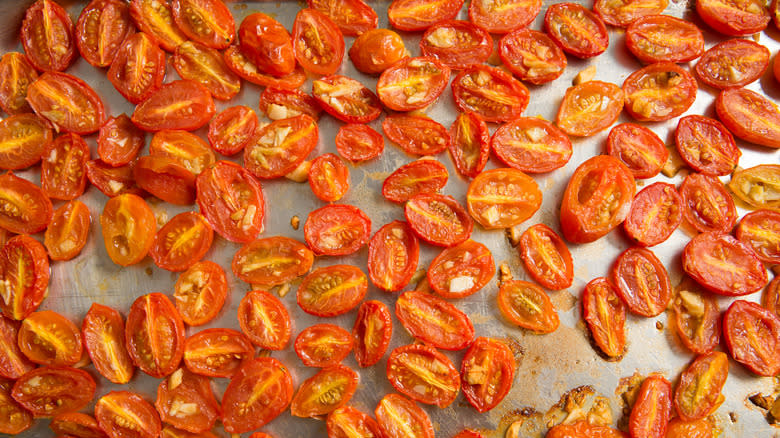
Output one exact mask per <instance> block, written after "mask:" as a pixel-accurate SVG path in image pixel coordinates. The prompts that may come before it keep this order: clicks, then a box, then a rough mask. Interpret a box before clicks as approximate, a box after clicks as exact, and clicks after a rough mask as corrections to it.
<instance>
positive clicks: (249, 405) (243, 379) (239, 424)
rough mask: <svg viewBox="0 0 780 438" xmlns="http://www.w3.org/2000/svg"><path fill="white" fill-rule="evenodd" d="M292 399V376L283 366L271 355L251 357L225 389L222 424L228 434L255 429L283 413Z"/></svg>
mask: <svg viewBox="0 0 780 438" xmlns="http://www.w3.org/2000/svg"><path fill="white" fill-rule="evenodd" d="M292 398H293V384H292V376H290V371H289V370H288V369H287V367H286V366H284V365H283V364H282V363H281V362H279V361H278V360H277V359H274V358H271V357H258V358H255V359H252V360H251V361H249V362H247V363H246V364H244V366H242V367H241V369H240V370H239V371H238V373H236V375H235V376H233V378H232V379H231V380H230V384H229V385H228V387H227V389H226V390H225V395H224V396H223V397H222V403H221V404H222V409H223V412H222V424H223V425H224V426H225V430H227V431H228V432H230V433H243V432H248V431H250V430H254V429H257V428H259V427H262V426H263V425H265V424H266V423H268V422H269V421H271V420H273V419H274V418H276V417H277V416H279V414H281V413H282V412H284V410H285V409H287V406H289V405H290V401H291V400H292Z"/></svg>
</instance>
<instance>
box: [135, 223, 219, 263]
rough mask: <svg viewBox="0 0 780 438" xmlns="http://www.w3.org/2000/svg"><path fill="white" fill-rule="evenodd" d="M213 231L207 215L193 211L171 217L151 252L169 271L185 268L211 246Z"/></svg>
mask: <svg viewBox="0 0 780 438" xmlns="http://www.w3.org/2000/svg"><path fill="white" fill-rule="evenodd" d="M213 238H214V232H213V230H212V229H211V225H209V223H208V221H206V218H205V217H203V215H202V214H200V213H197V212H194V211H185V212H184V213H179V214H177V215H176V216H174V217H172V218H171V220H169V221H168V222H167V223H166V224H165V225H163V226H162V228H160V230H159V231H158V232H157V234H156V235H155V236H154V243H152V247H151V249H150V250H149V255H150V256H151V257H152V260H154V264H156V265H157V266H159V267H161V268H163V269H167V270H169V271H184V270H186V269H188V268H189V267H190V266H192V265H194V264H195V263H196V262H198V261H199V260H200V259H201V258H203V256H204V255H206V252H207V251H208V250H209V248H211V242H212V239H213Z"/></svg>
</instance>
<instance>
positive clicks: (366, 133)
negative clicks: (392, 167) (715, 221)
mask: <svg viewBox="0 0 780 438" xmlns="http://www.w3.org/2000/svg"><path fill="white" fill-rule="evenodd" d="M336 150H337V151H338V153H339V155H341V156H342V157H344V158H346V159H347V160H349V161H351V162H353V163H360V162H363V161H368V160H372V159H374V158H377V157H378V156H380V155H382V152H383V151H384V150H385V139H384V137H382V134H380V133H378V132H376V131H375V130H374V128H372V127H370V126H368V125H364V124H362V123H348V124H346V125H343V126H341V127H340V128H339V132H338V133H337V134H336Z"/></svg>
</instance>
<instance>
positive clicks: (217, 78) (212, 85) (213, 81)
mask: <svg viewBox="0 0 780 438" xmlns="http://www.w3.org/2000/svg"><path fill="white" fill-rule="evenodd" d="M185 1H191V0H182V1H181V3H184V2H185ZM198 1H203V0H198ZM211 3H213V4H215V5H216V4H220V5H223V3H222V2H221V1H219V0H211ZM172 64H173V67H174V68H175V69H176V72H178V73H179V76H180V77H181V78H182V79H190V80H193V81H196V82H198V83H200V84H201V85H203V86H204V87H206V88H207V89H208V90H209V92H210V93H211V95H212V96H214V98H215V99H220V100H230V99H232V98H233V96H235V95H236V94H238V92H239V91H240V90H241V78H240V77H239V76H238V75H237V74H235V73H233V71H232V70H230V69H229V68H228V66H227V64H226V63H225V58H224V57H223V56H222V53H220V52H219V51H217V50H216V49H213V48H210V47H207V46H205V45H203V44H201V43H198V42H193V41H186V42H184V43H181V44H179V46H178V47H176V52H175V53H174V55H173V59H172Z"/></svg>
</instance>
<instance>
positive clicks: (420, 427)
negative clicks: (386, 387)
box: [374, 394, 434, 438]
mask: <svg viewBox="0 0 780 438" xmlns="http://www.w3.org/2000/svg"><path fill="white" fill-rule="evenodd" d="M374 415H375V416H376V420H377V423H378V424H379V430H380V431H381V432H382V436H384V437H385V438H433V437H434V431H433V423H431V419H430V417H428V414H427V413H425V411H424V410H423V409H422V408H421V407H419V406H417V404H416V403H415V402H413V401H411V400H409V399H408V398H406V397H404V396H402V395H398V394H388V395H386V396H384V397H383V398H382V400H380V401H379V404H378V405H377V407H376V409H375V410H374Z"/></svg>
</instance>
